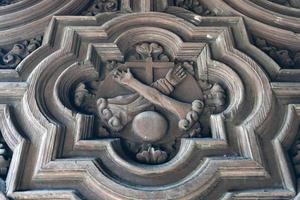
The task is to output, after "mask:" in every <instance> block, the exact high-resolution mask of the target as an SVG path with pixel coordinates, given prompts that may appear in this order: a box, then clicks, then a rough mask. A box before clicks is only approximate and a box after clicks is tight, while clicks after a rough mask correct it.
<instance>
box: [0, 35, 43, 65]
mask: <svg viewBox="0 0 300 200" xmlns="http://www.w3.org/2000/svg"><path fill="white" fill-rule="evenodd" d="M41 44H42V36H39V37H36V38H33V39H31V40H25V41H23V42H22V43H17V44H14V45H13V47H12V48H11V49H10V50H9V51H6V50H5V49H1V48H0V68H2V69H12V68H15V67H16V66H17V65H18V64H19V63H20V62H21V61H22V60H23V59H24V58H25V57H26V56H28V55H29V54H30V53H32V52H33V51H34V50H36V49H37V48H38V47H40V46H41Z"/></svg>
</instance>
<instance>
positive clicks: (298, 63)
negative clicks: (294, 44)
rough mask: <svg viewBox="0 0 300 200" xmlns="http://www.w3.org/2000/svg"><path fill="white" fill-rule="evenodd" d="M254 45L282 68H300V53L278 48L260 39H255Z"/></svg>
mask: <svg viewBox="0 0 300 200" xmlns="http://www.w3.org/2000/svg"><path fill="white" fill-rule="evenodd" d="M254 44H255V46H257V47H258V48H259V49H261V50H262V51H264V52H265V53H266V54H268V55H269V56H270V57H271V58H272V59H274V60H275V61H276V62H277V63H278V65H279V66H281V67H282V68H299V67H300V52H294V51H291V50H288V49H285V48H280V47H276V46H274V45H272V44H270V43H269V42H268V41H267V40H264V39H261V38H258V37H254Z"/></svg>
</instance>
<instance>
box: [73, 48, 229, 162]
mask: <svg viewBox="0 0 300 200" xmlns="http://www.w3.org/2000/svg"><path fill="white" fill-rule="evenodd" d="M126 60H127V61H126V62H118V61H115V60H108V61H107V62H106V63H105V66H106V76H105V77H104V78H103V79H102V80H99V81H97V82H85V83H80V84H79V85H78V86H77V87H76V89H75V91H74V104H75V106H76V107H77V108H78V109H79V110H81V111H83V112H85V113H91V114H94V115H95V116H97V119H98V120H99V121H98V122H97V124H98V125H99V126H100V129H99V133H98V134H99V135H100V136H102V137H120V138H123V139H124V144H125V146H126V149H127V150H128V151H129V152H130V153H131V154H132V155H133V157H134V158H135V159H136V160H138V161H140V162H143V163H148V164H158V163H162V162H165V161H167V160H168V159H170V158H171V157H172V156H174V155H175V153H176V151H177V149H176V146H178V144H177V143H178V139H179V138H181V137H210V133H209V130H210V127H209V125H208V121H209V117H210V115H211V114H216V113H220V112H222V111H223V110H224V108H225V99H226V95H225V91H224V89H223V88H222V87H221V86H220V85H219V84H218V83H209V82H201V81H197V80H196V79H195V74H194V63H193V61H188V60H186V61H177V60H175V61H171V59H170V57H169V56H168V53H167V52H166V51H165V47H163V46H162V45H160V44H159V43H156V42H143V43H139V44H136V45H135V46H134V48H133V49H130V50H129V51H128V52H127V53H126ZM186 86H189V90H185V88H187V87H186ZM103 130H105V131H103ZM102 132H104V133H102Z"/></svg>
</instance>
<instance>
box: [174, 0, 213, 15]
mask: <svg viewBox="0 0 300 200" xmlns="http://www.w3.org/2000/svg"><path fill="white" fill-rule="evenodd" d="M176 6H178V7H182V8H185V9H187V10H190V11H193V12H195V13H196V14H199V15H203V16H208V15H210V16H214V15H215V14H214V13H213V12H212V11H211V10H209V9H208V8H207V7H206V6H204V5H202V4H201V1H200V0H176Z"/></svg>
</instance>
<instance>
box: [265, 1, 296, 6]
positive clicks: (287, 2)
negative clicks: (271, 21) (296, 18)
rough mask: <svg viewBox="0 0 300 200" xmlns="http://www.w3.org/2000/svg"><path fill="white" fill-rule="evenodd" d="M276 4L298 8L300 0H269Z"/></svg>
mask: <svg viewBox="0 0 300 200" xmlns="http://www.w3.org/2000/svg"><path fill="white" fill-rule="evenodd" d="M269 1H272V2H274V3H277V4H281V5H284V6H288V7H294V8H300V2H299V1H298V0H269Z"/></svg>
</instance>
